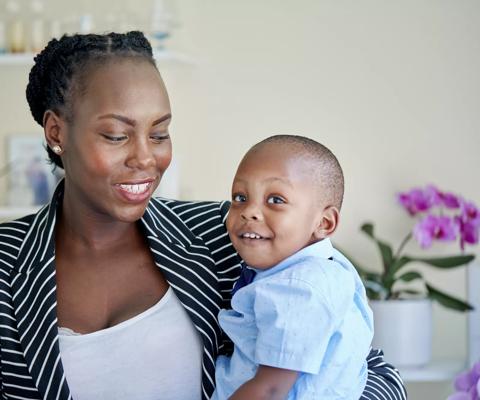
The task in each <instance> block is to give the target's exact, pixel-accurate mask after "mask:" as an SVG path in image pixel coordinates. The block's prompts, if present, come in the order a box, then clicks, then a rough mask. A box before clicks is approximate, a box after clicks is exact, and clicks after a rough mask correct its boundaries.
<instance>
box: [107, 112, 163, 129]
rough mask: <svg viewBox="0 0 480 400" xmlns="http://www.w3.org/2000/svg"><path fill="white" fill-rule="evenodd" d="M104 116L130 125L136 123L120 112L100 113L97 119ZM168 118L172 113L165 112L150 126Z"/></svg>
mask: <svg viewBox="0 0 480 400" xmlns="http://www.w3.org/2000/svg"><path fill="white" fill-rule="evenodd" d="M106 118H113V119H116V120H118V121H121V122H123V123H125V124H127V125H130V126H135V125H136V124H137V122H136V121H135V120H134V119H131V118H128V117H125V116H124V115H120V114H113V113H111V114H105V115H100V116H99V117H98V119H106ZM170 118H172V114H170V113H168V114H165V115H164V116H163V117H160V118H159V119H157V120H155V121H153V123H152V126H155V125H158V124H159V123H161V122H163V121H166V120H167V119H170Z"/></svg>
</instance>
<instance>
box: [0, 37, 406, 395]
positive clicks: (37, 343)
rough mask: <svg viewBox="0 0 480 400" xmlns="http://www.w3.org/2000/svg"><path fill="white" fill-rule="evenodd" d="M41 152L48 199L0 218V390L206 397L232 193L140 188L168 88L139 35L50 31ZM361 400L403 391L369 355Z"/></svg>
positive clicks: (226, 296) (158, 136)
mask: <svg viewBox="0 0 480 400" xmlns="http://www.w3.org/2000/svg"><path fill="white" fill-rule="evenodd" d="M27 100H28V103H29V105H30V109H31V112H32V115H33V117H34V119H35V121H37V122H38V123H39V124H40V125H41V126H42V127H43V129H44V132H45V139H46V142H47V146H48V148H47V150H48V154H49V156H50V158H51V160H52V162H53V163H54V164H55V165H57V166H58V167H61V168H63V169H64V170H65V179H64V180H63V181H62V182H61V183H60V184H59V185H58V187H57V190H56V192H55V194H54V196H53V198H52V201H51V203H50V204H49V205H47V206H45V207H44V208H42V209H41V210H40V211H39V212H38V213H37V214H35V215H30V216H27V217H24V218H21V219H19V220H17V221H13V222H9V223H5V224H2V225H0V257H1V258H0V272H1V274H0V275H1V278H0V319H1V321H0V349H1V353H0V354H1V358H2V359H1V362H2V364H1V367H2V369H1V375H0V376H1V379H2V382H1V385H2V386H1V392H2V394H3V395H4V397H6V398H27V399H69V398H74V399H93V398H98V399H100V398H102V399H172V400H173V399H175V400H182V399H188V400H190V399H200V398H202V399H208V398H209V397H210V395H211V394H212V392H213V389H214V384H215V383H214V366H215V359H216V357H217V355H218V354H221V353H225V352H228V351H229V349H230V347H231V346H229V341H228V339H227V338H225V337H223V336H222V332H221V331H220V329H219V326H218V321H217V313H218V311H219V310H220V308H222V307H229V302H230V296H231V289H232V286H233V283H234V281H235V280H236V279H237V278H238V275H239V271H240V261H241V260H240V259H239V258H238V256H237V254H236V253H235V252H234V250H233V248H232V246H231V243H230V242H229V240H228V236H227V234H226V231H225V227H224V219H225V215H226V212H227V210H228V203H211V202H203V203H198V202H197V203H188V202H178V201H166V200H159V199H151V195H152V193H153V192H154V191H155V189H156V187H157V186H158V184H159V182H160V179H161V177H162V175H163V173H164V171H165V170H166V168H167V167H168V165H169V163H170V159H171V142H170V136H169V132H168V126H169V123H170V120H171V112H170V105H169V101H168V95H167V92H166V90H165V86H164V84H163V81H162V79H161V77H160V75H159V73H158V70H157V68H156V66H155V62H154V60H153V58H152V51H151V47H150V45H149V43H148V41H147V40H146V39H145V37H144V36H143V34H141V33H140V32H130V33H127V34H115V33H111V34H108V35H74V36H64V37H62V38H61V39H60V40H55V39H54V40H52V41H51V42H50V43H49V44H48V46H47V47H46V48H45V49H44V50H43V51H42V53H40V54H39V55H38V56H37V57H36V59H35V65H34V67H33V68H32V71H31V72H30V80H29V83H28V86H27ZM368 361H369V379H368V383H367V388H366V389H365V392H364V397H363V398H365V399H404V398H405V397H406V395H405V391H404V388H403V385H402V382H401V380H400V377H399V375H398V372H397V371H396V370H395V369H394V368H393V367H391V366H390V365H388V364H386V363H384V361H383V356H382V354H381V352H378V351H372V352H371V354H370V355H369V359H368Z"/></svg>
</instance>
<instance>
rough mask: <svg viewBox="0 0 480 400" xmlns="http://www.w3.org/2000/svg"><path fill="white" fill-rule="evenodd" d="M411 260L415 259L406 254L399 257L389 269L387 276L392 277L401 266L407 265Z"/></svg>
mask: <svg viewBox="0 0 480 400" xmlns="http://www.w3.org/2000/svg"><path fill="white" fill-rule="evenodd" d="M411 261H413V259H412V258H410V257H406V256H403V257H400V258H397V259H396V260H395V261H394V262H393V264H392V265H391V266H390V268H389V269H388V271H387V278H389V279H391V278H392V277H393V276H394V275H395V274H396V273H397V272H398V270H399V269H400V268H402V267H403V266H405V265H407V264H408V263H409V262H411Z"/></svg>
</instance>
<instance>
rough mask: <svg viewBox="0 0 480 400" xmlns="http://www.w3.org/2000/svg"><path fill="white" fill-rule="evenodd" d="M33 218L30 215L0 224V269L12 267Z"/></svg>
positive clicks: (33, 216) (33, 215)
mask: <svg viewBox="0 0 480 400" xmlns="http://www.w3.org/2000/svg"><path fill="white" fill-rule="evenodd" d="M34 218H35V214H32V215H27V216H25V217H22V218H18V219H16V220H13V221H8V222H2V223H0V257H1V261H2V262H1V263H0V268H5V267H12V262H13V261H14V260H15V259H16V258H17V256H18V253H19V251H20V247H21V245H22V243H23V241H24V239H25V237H26V235H27V232H28V230H29V228H30V226H31V224H32V221H33V220H34Z"/></svg>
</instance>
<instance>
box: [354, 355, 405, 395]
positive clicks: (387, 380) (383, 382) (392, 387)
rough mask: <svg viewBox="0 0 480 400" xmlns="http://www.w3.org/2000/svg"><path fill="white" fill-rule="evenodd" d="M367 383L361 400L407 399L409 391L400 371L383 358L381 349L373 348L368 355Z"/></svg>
mask: <svg viewBox="0 0 480 400" xmlns="http://www.w3.org/2000/svg"><path fill="white" fill-rule="evenodd" d="M367 362H368V378H367V385H366V387H365V389H364V391H363V394H362V397H360V400H406V399H407V392H406V390H405V386H404V385H403V381H402V378H400V373H399V372H398V370H397V369H396V368H395V367H394V366H393V365H391V364H388V363H386V362H385V361H384V359H383V352H382V351H381V350H376V349H371V350H370V354H369V355H368V356H367Z"/></svg>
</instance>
